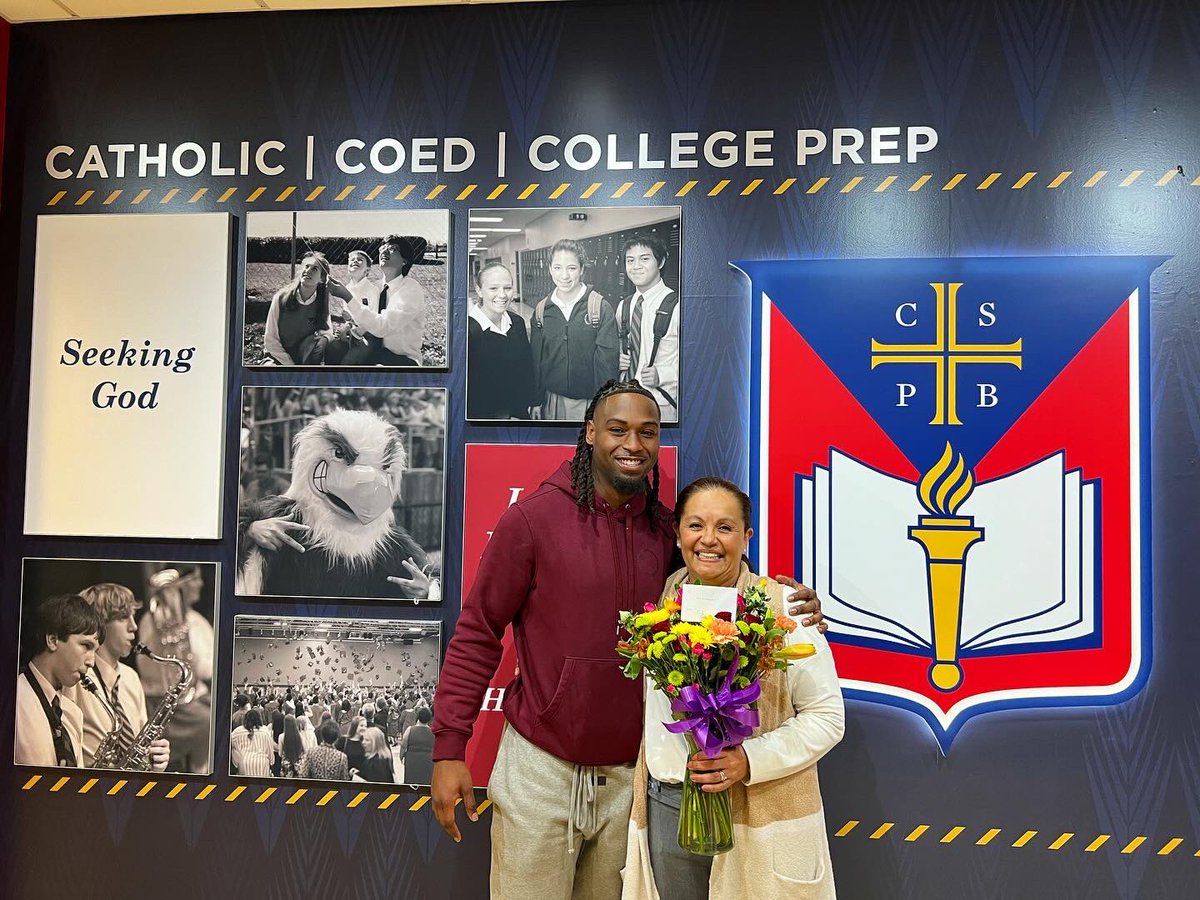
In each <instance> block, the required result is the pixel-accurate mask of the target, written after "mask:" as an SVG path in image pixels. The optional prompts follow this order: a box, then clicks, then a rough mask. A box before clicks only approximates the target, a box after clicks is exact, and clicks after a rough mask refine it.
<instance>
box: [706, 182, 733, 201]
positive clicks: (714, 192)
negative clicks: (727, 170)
mask: <svg viewBox="0 0 1200 900" xmlns="http://www.w3.org/2000/svg"><path fill="white" fill-rule="evenodd" d="M727 187H729V179H728V178H722V179H721V180H720V181H718V182H717V183H716V184H715V185H713V188H712V190H711V191H709V192H708V196H710V197H715V196H717V195H718V194H719V193H721V191H723V190H725V188H727Z"/></svg>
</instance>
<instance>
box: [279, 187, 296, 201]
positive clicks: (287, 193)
mask: <svg viewBox="0 0 1200 900" xmlns="http://www.w3.org/2000/svg"><path fill="white" fill-rule="evenodd" d="M294 193H296V188H295V186H294V185H288V186H287V187H285V188H284V189H283V190H282V191H280V192H279V196H278V197H276V198H275V202H276V203H282V202H283V201H284V200H286V199H287V198H288V197H290V196H292V194H294Z"/></svg>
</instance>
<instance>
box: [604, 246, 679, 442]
mask: <svg viewBox="0 0 1200 900" xmlns="http://www.w3.org/2000/svg"><path fill="white" fill-rule="evenodd" d="M621 256H622V257H624V259H625V274H626V275H627V276H629V280H630V281H632V282H633V286H634V288H635V290H634V292H633V293H632V294H631V295H630V296H628V297H626V298H625V299H624V300H622V301H621V302H620V304H619V305H618V306H617V334H618V336H619V338H620V344H621V357H620V370H621V378H622V379H623V380H628V381H636V382H638V383H639V384H641V385H642V387H644V388H648V389H649V390H650V393H651V394H653V395H654V398H655V399H656V400H657V401H658V407H659V409H660V410H662V422H663V424H664V425H667V424H673V423H675V422H678V421H679V295H678V294H676V293H675V291H673V290H671V289H670V288H669V287H667V285H666V284H665V283H664V282H663V280H662V274H661V272H662V267H663V266H664V265H665V264H666V262H667V247H666V244H664V243H663V242H662V241H661V240H659V239H658V238H657V237H655V236H654V235H651V234H639V235H635V236H634V237H633V238H631V239H630V240H628V241H626V242H625V247H624V248H623V250H622V251H621Z"/></svg>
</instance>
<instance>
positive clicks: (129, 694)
mask: <svg viewBox="0 0 1200 900" xmlns="http://www.w3.org/2000/svg"><path fill="white" fill-rule="evenodd" d="M79 596H81V597H82V598H83V599H84V600H86V601H87V602H88V604H89V605H91V607H92V609H94V610H96V612H97V613H99V614H100V616H101V618H102V619H103V621H104V640H103V641H102V642H101V644H100V647H99V649H97V650H96V661H95V662H94V663H93V664H92V667H91V669H90V670H89V671H88V677H89V678H90V679H91V680H92V682H93V683H94V684H95V685H96V688H97V689H98V691H99V693H98V694H93V693H91V692H90V691H86V690H84V689H83V688H82V687H81V686H76V687H74V688H69V689H68V690H69V691H70V692H71V696H72V699H74V700H75V702H76V704H78V706H79V708H80V709H81V710H82V711H83V764H84V765H85V766H89V767H90V766H92V765H93V763H94V762H95V756H96V748H97V747H99V746H100V743H101V741H103V740H104V739H105V738H106V737H107V736H108V734H109V732H111V731H112V730H113V718H114V717H115V718H116V720H117V728H118V729H119V731H118V735H117V746H118V748H119V749H120V750H121V751H126V752H127V751H128V750H129V749H130V748H131V747H132V746H133V742H134V738H135V737H136V736H137V734H138V733H139V732H140V731H141V730H142V728H143V727H144V726H145V724H146V721H147V718H148V713H147V710H146V692H145V690H144V689H143V687H142V679H141V678H140V677H139V676H138V673H137V671H136V670H135V669H133V668H132V667H131V666H127V665H125V664H124V663H123V662H121V660H122V659H124V658H125V657H126V656H128V655H129V654H130V653H131V652H133V642H134V638H135V637H137V623H136V621H135V619H134V613H135V612H137V610H139V609H141V607H142V604H141V603H139V602H138V601H137V598H136V597H134V596H133V591H131V590H130V589H129V588H127V587H125V586H124V585H122V584H111V583H103V584H93V585H91V586H90V587H86V588H84V589H83V590H82V591H80V592H79ZM110 713H111V714H110ZM170 758H171V744H170V743H169V742H168V741H167V739H166V738H162V737H160V738H158V739H157V740H155V741H153V742H152V743H151V744H150V752H149V758H148V761H149V763H150V771H152V772H162V771H165V770H166V768H167V762H168V761H169V760H170Z"/></svg>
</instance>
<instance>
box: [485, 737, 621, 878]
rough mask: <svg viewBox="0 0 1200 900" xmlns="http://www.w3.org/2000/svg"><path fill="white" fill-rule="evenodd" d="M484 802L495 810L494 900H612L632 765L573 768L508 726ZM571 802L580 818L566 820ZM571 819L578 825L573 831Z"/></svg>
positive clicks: (618, 871)
mask: <svg viewBox="0 0 1200 900" xmlns="http://www.w3.org/2000/svg"><path fill="white" fill-rule="evenodd" d="M581 776H586V777H587V781H586V783H584V780H583V779H582V778H581ZM488 798H489V799H490V800H491V801H492V804H493V806H494V810H495V811H494V813H493V815H492V878H491V893H492V897H493V898H499V900H619V898H620V896H621V868H622V867H623V866H624V865H625V845H626V843H627V839H628V835H629V808H630V806H631V805H632V804H633V766H632V764H631V765H625V766H596V767H594V768H585V767H581V766H576V765H574V764H573V763H569V762H566V761H565V760H561V759H559V758H558V757H556V756H552V755H551V754H549V753H547V752H546V751H545V750H542V749H540V748H539V747H536V746H534V745H533V744H531V743H530V742H529V741H527V740H525V738H523V737H522V736H521V735H520V734H518V733H517V732H516V730H515V729H513V728H512V727H511V726H509V727H506V728H505V729H504V737H503V738H501V740H500V750H499V752H498V753H497V754H496V765H495V766H494V767H493V769H492V777H491V781H490V782H489V784H488ZM573 800H578V805H580V806H581V807H582V810H581V815H578V816H573V815H572V812H573V810H572V806H573ZM572 819H575V820H577V821H578V820H583V823H582V825H580V826H574V825H572V824H571V822H572Z"/></svg>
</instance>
